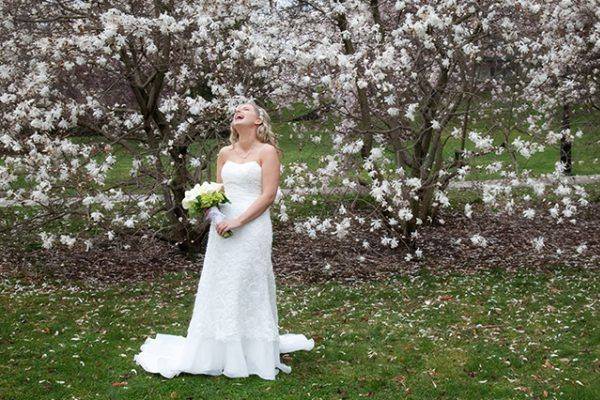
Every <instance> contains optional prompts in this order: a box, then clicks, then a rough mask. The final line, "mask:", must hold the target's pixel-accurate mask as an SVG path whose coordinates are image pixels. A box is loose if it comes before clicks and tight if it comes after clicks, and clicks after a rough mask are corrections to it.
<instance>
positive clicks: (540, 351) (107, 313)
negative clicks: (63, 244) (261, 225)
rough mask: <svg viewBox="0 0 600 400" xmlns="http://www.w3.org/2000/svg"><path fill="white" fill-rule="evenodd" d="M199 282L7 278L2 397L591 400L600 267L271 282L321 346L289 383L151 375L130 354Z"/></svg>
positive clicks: (182, 305)
mask: <svg viewBox="0 0 600 400" xmlns="http://www.w3.org/2000/svg"><path fill="white" fill-rule="evenodd" d="M197 279H198V276H197V275H195V274H194V275H187V276H186V275H184V274H182V273H177V274H170V275H166V276H164V277H163V278H161V279H158V280H155V281H153V282H141V283H135V284H127V285H122V284H113V285H109V286H104V287H102V286H98V285H83V284H77V283H71V284H70V285H63V284H61V283H60V282H46V286H45V287H42V286H35V287H34V286H26V285H21V284H18V283H17V282H14V281H12V280H11V279H6V280H4V281H3V284H2V286H0V288H1V291H0V304H1V306H2V310H3V316H2V324H1V325H0V338H1V343H0V345H1V348H2V351H1V352H0V398H1V399H3V400H6V399H75V398H77V399H92V398H99V399H107V398H108V399H212V398H225V399H242V398H244V399H261V400H266V399H306V398H315V399H318V398H321V399H341V398H348V399H358V398H363V397H372V398H377V399H398V398H407V399H531V398H538V399H543V398H549V399H578V400H586V399H589V400H591V399H597V398H600V381H599V380H598V376H599V368H600V365H599V358H600V322H599V321H600V319H599V315H598V302H599V300H600V289H599V288H600V275H599V274H597V272H593V271H573V270H569V269H567V268H558V269H555V270H552V271H549V272H545V273H542V272H526V271H520V272H518V273H516V274H508V273H506V272H500V271H488V272H482V273H480V274H478V275H466V274H465V275H459V274H452V275H448V276H442V275H431V274H428V273H426V272H422V273H420V274H418V275H416V276H414V277H413V279H410V278H409V277H406V276H402V277H398V278H395V279H393V280H390V281H386V282H370V283H361V284H357V285H353V286H347V285H342V284H340V283H335V282H328V283H325V284H319V285H316V284H315V285H311V286H302V285H298V286H284V285H278V292H277V296H278V307H279V315H280V326H281V332H282V333H284V332H294V333H304V334H306V335H307V336H309V337H313V338H315V339H316V346H315V348H314V349H313V350H312V351H310V352H304V351H301V352H296V353H292V354H291V360H285V362H286V363H288V364H289V365H291V366H292V373H291V374H290V375H286V374H284V373H280V374H279V375H278V376H277V380H276V381H264V380H261V379H260V378H258V377H256V376H254V375H253V376H251V377H250V378H247V379H229V378H227V377H224V376H220V377H209V376H204V375H189V374H182V375H180V376H178V377H176V378H174V379H172V380H167V379H164V378H162V377H160V376H159V375H153V374H149V373H146V372H145V371H143V370H142V369H141V368H140V367H138V366H137V365H136V364H135V363H134V362H133V356H134V354H136V353H137V352H138V350H139V346H140V345H141V344H142V343H143V341H144V339H145V338H146V337H147V336H150V335H154V333H156V332H159V333H171V334H179V335H184V334H185V332H186V329H187V324H188V322H189V317H190V316H191V311H192V306H193V300H194V295H195V290H196V285H197ZM114 382H127V384H126V386H124V387H115V386H113V385H112V384H113V383H114ZM546 395H547V397H546Z"/></svg>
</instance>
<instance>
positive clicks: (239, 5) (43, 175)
mask: <svg viewBox="0 0 600 400" xmlns="http://www.w3.org/2000/svg"><path fill="white" fill-rule="evenodd" d="M26 4H29V3H26V2H22V1H18V0H3V1H2V2H1V6H0V13H1V14H2V15H1V17H2V23H1V32H0V37H2V38H3V46H2V49H1V50H0V58H1V62H0V63H1V66H0V86H1V87H2V88H3V91H2V93H1V95H0V107H1V109H0V149H1V151H2V153H3V161H4V162H3V164H2V165H1V166H0V205H1V206H2V207H3V208H2V215H3V217H4V218H2V220H1V221H0V232H1V233H2V235H3V240H5V243H8V242H10V241H13V240H29V238H30V237H31V235H33V237H34V238H33V240H35V239H36V238H37V239H38V240H40V239H41V240H42V241H43V246H44V247H47V248H49V247H51V246H52V245H53V243H55V242H57V241H60V242H62V243H63V244H66V245H68V246H72V245H73V244H74V243H75V241H76V237H77V236H78V237H80V238H81V240H85V242H86V244H87V246H88V248H89V246H91V245H92V244H93V243H92V240H91V238H92V236H93V235H94V234H98V233H99V232H105V233H106V234H107V235H108V236H109V238H112V237H113V236H114V235H115V234H116V232H118V231H119V230H129V231H132V230H134V231H137V230H144V231H145V230H146V228H148V227H149V226H150V225H153V226H154V228H155V229H154V230H153V233H154V234H157V235H160V236H161V237H164V238H167V239H168V240H170V241H173V242H176V243H178V244H180V245H183V246H184V247H189V245H190V244H192V241H194V240H195V239H197V238H198V232H197V231H198V227H199V226H200V224H198V223H197V222H198V221H195V220H191V221H190V220H188V217H187V214H186V213H185V211H184V210H183V209H182V207H181V200H182V199H183V198H184V192H185V190H186V189H187V188H189V187H191V186H192V184H193V183H195V182H196V181H198V180H204V179H210V178H212V177H214V172H213V171H211V168H210V164H211V155H212V154H213V153H214V151H215V149H216V147H217V145H218V142H217V141H216V140H215V139H219V138H221V139H222V138H226V137H228V130H227V128H228V124H229V120H230V118H231V112H232V108H233V107H234V106H236V105H237V104H238V102H239V101H243V100H245V99H247V98H255V99H259V100H260V99H266V98H269V96H270V95H271V94H272V93H273V92H276V93H281V89H280V88H276V87H275V86H274V85H273V84H271V81H270V80H269V79H268V78H269V76H270V71H271V70H272V67H273V65H272V60H271V59H270V58H269V56H270V55H263V54H261V53H260V51H259V50H260V49H258V48H257V47H256V46H255V43H256V42H257V41H256V40H255V39H254V35H255V34H256V33H255V32H256V28H257V25H256V24H260V23H261V21H262V18H264V17H265V15H268V11H269V8H270V4H269V2H267V1H260V0H257V1H245V2H227V1H214V2H210V4H208V3H206V2H199V1H197V2H189V1H136V2H128V3H123V4H114V5H110V3H105V2H61V1H49V2H41V3H35V4H29V5H27V6H26ZM275 89H277V90H275ZM66 132H89V133H92V134H94V135H97V136H98V137H101V138H102V140H99V141H96V142H95V143H94V142H92V143H88V142H80V141H73V140H71V139H69V138H66V137H64V133H66ZM194 144H196V145H197V148H196V150H195V152H194V153H192V152H191V150H192V146H193V145H194ZM117 150H120V151H117ZM123 158H124V160H123ZM127 160H132V161H131V164H130V167H129V166H128V164H127ZM115 168H130V169H129V176H128V177H127V178H128V179H126V180H122V179H117V180H115V179H112V178H115V177H117V176H118V175H119V174H117V173H115V174H112V175H111V174H110V173H111V171H112V170H115ZM111 176H112V178H111ZM81 221H87V222H86V223H84V224H83V228H82V229H79V233H77V234H76V235H73V234H72V233H71V232H73V231H77V228H76V227H75V225H76V224H79V225H80V226H81ZM153 221H154V222H157V223H156V224H153V223H152V222H153ZM204 227H206V225H204ZM16 233H18V234H16Z"/></svg>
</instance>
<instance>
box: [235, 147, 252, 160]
mask: <svg viewBox="0 0 600 400" xmlns="http://www.w3.org/2000/svg"><path fill="white" fill-rule="evenodd" d="M253 149H254V146H252V147H250V150H248V151H247V152H246V155H245V156H242V155H240V157H242V158H243V159H246V158H248V156H249V155H250V152H251V151H252V150H253ZM236 153H238V154H240V153H239V152H238V151H237V150H236Z"/></svg>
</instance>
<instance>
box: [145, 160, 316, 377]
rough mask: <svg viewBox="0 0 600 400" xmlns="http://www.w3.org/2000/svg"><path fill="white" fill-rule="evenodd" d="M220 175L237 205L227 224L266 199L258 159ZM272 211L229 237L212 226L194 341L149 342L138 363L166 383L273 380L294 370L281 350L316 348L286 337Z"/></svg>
mask: <svg viewBox="0 0 600 400" xmlns="http://www.w3.org/2000/svg"><path fill="white" fill-rule="evenodd" d="M221 177H222V179H223V186H224V190H225V194H226V196H227V198H228V199H229V200H230V202H231V203H225V204H221V205H220V206H219V208H220V209H221V211H222V212H223V213H224V214H225V216H226V217H225V218H227V219H229V218H233V217H235V216H237V215H239V214H241V213H243V212H244V211H245V210H246V209H247V208H248V206H249V205H250V204H252V202H253V201H254V200H255V199H256V198H257V197H258V196H259V195H260V194H261V191H262V167H261V165H260V164H259V163H258V162H257V161H251V162H245V163H237V162H233V161H226V162H225V164H224V165H223V167H222V169H221ZM270 210H271V208H270V207H269V208H268V209H267V210H265V212H263V213H262V214H261V215H260V216H259V217H257V218H255V219H254V220H252V221H250V222H248V223H247V224H245V225H242V226H241V227H239V228H234V229H232V232H233V235H232V236H230V237H228V238H224V237H222V236H221V235H219V234H218V233H217V231H216V225H215V224H214V223H211V227H210V231H209V236H208V243H207V248H206V253H205V257H204V264H203V268H202V272H201V274H200V281H199V283H198V290H197V293H196V299H195V303H194V309H193V313H192V318H191V321H190V324H189V327H188V330H187V336H185V337H183V336H176V335H170V334H161V333H158V334H157V335H156V338H151V337H149V338H147V339H146V341H145V343H144V344H143V345H142V346H141V352H140V353H138V354H136V355H135V357H134V360H135V362H136V363H137V364H139V365H140V366H141V367H142V368H144V369H145V370H146V371H148V372H151V373H159V374H161V375H162V376H164V377H166V378H173V377H175V376H177V375H179V374H180V373H182V372H185V373H190V374H205V375H221V374H223V375H225V376H228V377H230V378H240V377H248V376H249V375H250V374H255V375H258V376H260V377H261V378H263V379H269V380H273V379H275V375H277V374H278V373H279V370H281V371H284V372H286V373H290V372H291V370H292V369H291V367H289V366H287V365H285V364H283V363H281V361H280V353H289V352H293V351H296V350H311V349H312V348H313V347H314V339H307V338H306V336H304V335H302V334H292V333H288V334H282V335H280V334H279V327H278V314H277V303H276V296H275V277H274V275H273V265H272V261H271V250H272V241H273V230H272V225H271V216H270Z"/></svg>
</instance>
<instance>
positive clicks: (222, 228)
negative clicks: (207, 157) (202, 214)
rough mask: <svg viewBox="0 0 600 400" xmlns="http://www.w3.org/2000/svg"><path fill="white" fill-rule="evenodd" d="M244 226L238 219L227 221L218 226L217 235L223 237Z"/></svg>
mask: <svg viewBox="0 0 600 400" xmlns="http://www.w3.org/2000/svg"><path fill="white" fill-rule="evenodd" d="M240 226H242V223H241V222H240V221H239V220H238V219H237V218H234V219H225V220H223V221H221V222H219V223H218V224H217V227H216V228H217V233H218V234H219V235H221V236H223V234H224V233H225V232H227V231H229V230H231V229H234V228H239V227H240Z"/></svg>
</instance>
